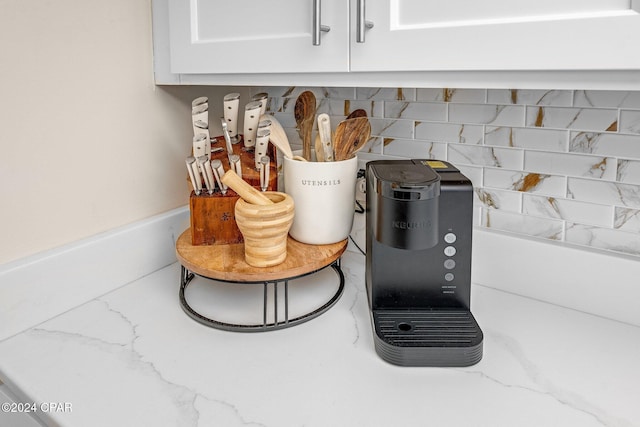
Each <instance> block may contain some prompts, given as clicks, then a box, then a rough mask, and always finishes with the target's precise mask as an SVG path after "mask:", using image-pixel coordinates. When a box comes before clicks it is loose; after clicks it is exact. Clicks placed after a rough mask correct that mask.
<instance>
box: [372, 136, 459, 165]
mask: <svg viewBox="0 0 640 427" xmlns="http://www.w3.org/2000/svg"><path fill="white" fill-rule="evenodd" d="M383 154H386V155H389V156H399V157H410V158H414V159H415V158H425V159H440V160H443V159H446V158H447V144H444V143H440V142H426V141H419V140H415V139H398V138H384V148H383Z"/></svg>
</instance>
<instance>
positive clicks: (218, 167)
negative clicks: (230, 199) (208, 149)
mask: <svg viewBox="0 0 640 427" xmlns="http://www.w3.org/2000/svg"><path fill="white" fill-rule="evenodd" d="M211 168H212V169H213V176H214V177H215V179H216V182H217V183H218V187H220V191H222V194H226V193H227V186H226V184H225V183H224V182H222V177H223V176H224V166H222V162H221V161H220V160H218V159H216V160H213V161H212V162H211Z"/></svg>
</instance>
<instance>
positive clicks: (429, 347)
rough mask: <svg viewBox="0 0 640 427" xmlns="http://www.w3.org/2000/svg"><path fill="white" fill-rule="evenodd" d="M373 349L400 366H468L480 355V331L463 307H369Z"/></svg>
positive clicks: (474, 320)
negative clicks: (372, 330) (373, 331)
mask: <svg viewBox="0 0 640 427" xmlns="http://www.w3.org/2000/svg"><path fill="white" fill-rule="evenodd" d="M371 313H372V320H373V325H374V329H375V334H374V344H375V349H376V353H378V355H379V356H380V357H381V358H382V359H384V360H386V361H387V362H389V363H392V364H394V365H400V366H434V367H445V366H449V367H451V366H457V367H460V366H470V365H473V364H475V363H478V362H479V361H480V359H481V358H482V339H483V335H482V331H481V330H480V327H479V326H478V323H477V322H476V319H475V318H474V317H473V314H471V312H470V311H469V310H465V309H417V310H411V309H407V310H404V309H401V310H394V309H391V310H389V309H383V310H380V309H377V310H372V311H371Z"/></svg>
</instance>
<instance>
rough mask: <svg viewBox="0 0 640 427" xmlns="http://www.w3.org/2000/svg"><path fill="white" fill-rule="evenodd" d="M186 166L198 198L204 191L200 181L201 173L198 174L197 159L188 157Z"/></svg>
mask: <svg viewBox="0 0 640 427" xmlns="http://www.w3.org/2000/svg"><path fill="white" fill-rule="evenodd" d="M186 164H187V170H188V171H189V179H190V180H191V185H192V186H193V191H195V192H196V196H199V195H200V192H201V191H202V181H200V172H198V165H197V163H196V158H195V157H193V156H190V157H187V160H186Z"/></svg>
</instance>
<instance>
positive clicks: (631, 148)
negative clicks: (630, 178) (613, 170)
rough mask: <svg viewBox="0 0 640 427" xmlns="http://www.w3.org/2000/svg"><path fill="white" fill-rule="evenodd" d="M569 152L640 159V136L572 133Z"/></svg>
mask: <svg viewBox="0 0 640 427" xmlns="http://www.w3.org/2000/svg"><path fill="white" fill-rule="evenodd" d="M569 151H570V152H573V153H590V154H600V155H604V156H619V157H627V158H635V159H640V135H620V134H614V133H599V132H571V135H570V140H569Z"/></svg>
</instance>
